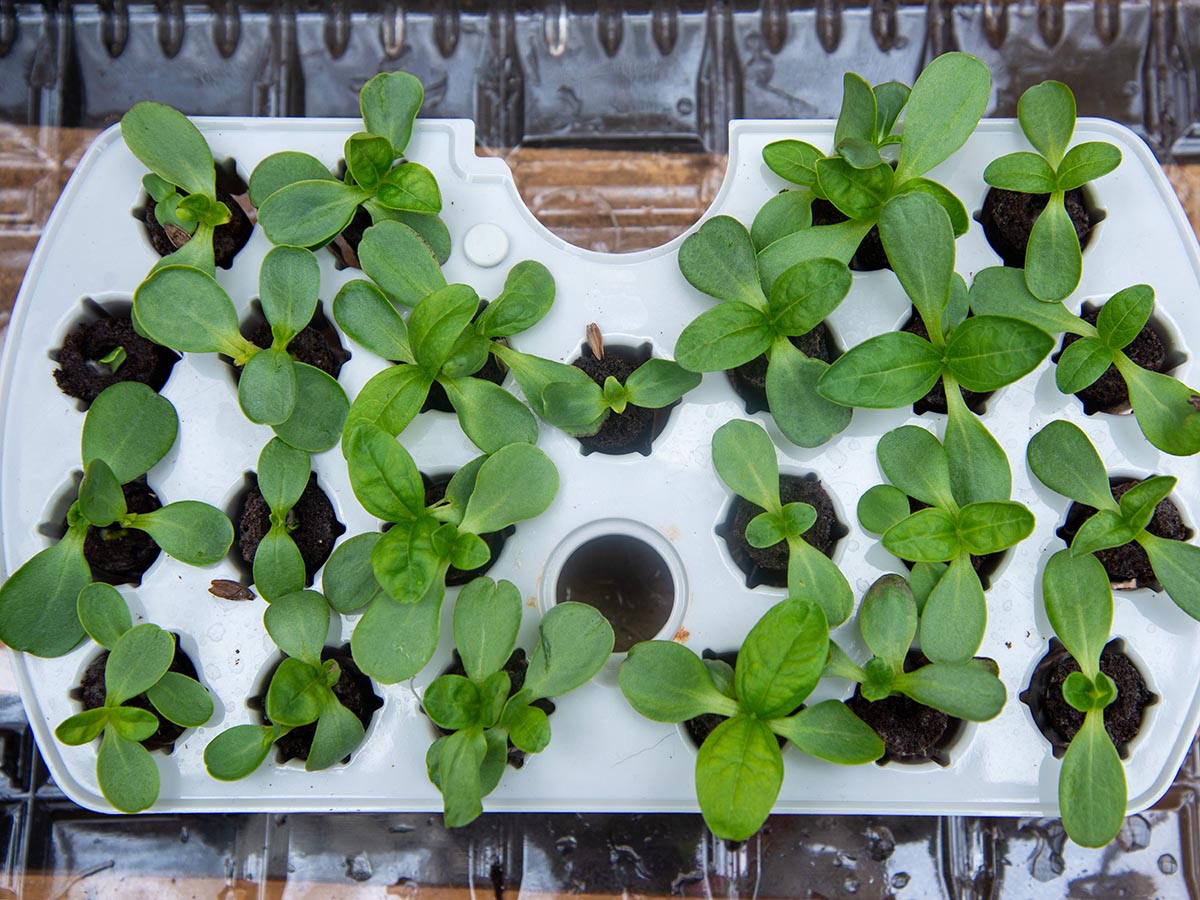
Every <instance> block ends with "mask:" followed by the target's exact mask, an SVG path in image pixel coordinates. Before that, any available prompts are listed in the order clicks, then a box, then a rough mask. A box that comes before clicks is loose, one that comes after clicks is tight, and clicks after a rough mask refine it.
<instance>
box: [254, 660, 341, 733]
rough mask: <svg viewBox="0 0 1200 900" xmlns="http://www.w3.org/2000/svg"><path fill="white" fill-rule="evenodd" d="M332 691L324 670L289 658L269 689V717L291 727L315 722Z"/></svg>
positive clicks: (277, 672) (281, 664) (280, 668)
mask: <svg viewBox="0 0 1200 900" xmlns="http://www.w3.org/2000/svg"><path fill="white" fill-rule="evenodd" d="M328 690H329V688H328V687H327V686H326V684H325V672H324V671H323V670H322V669H319V668H316V667H314V666H311V665H309V664H308V663H306V662H302V661H300V660H299V659H295V658H293V657H290V656H289V657H285V658H284V660H283V661H282V662H281V663H280V664H279V668H277V669H276V670H275V674H274V676H272V678H271V684H270V686H269V687H268V688H267V717H268V718H269V719H270V720H271V721H272V722H274V723H275V724H277V725H283V726H285V727H289V728H297V727H299V726H301V725H307V724H308V723H309V722H315V721H316V720H317V716H319V715H320V714H321V710H322V708H323V707H324V703H325V692H326V691H328Z"/></svg>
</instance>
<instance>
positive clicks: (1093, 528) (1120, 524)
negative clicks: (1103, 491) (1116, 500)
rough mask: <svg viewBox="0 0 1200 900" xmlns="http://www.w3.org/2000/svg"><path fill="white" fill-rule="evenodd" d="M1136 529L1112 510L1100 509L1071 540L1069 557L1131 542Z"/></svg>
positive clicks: (1136, 531)
mask: <svg viewBox="0 0 1200 900" xmlns="http://www.w3.org/2000/svg"><path fill="white" fill-rule="evenodd" d="M1137 533H1138V529H1136V528H1134V527H1132V526H1131V525H1130V524H1129V523H1128V522H1126V521H1125V520H1124V519H1123V518H1121V516H1120V514H1118V513H1115V512H1113V511H1112V510H1108V509H1102V510H1100V511H1099V512H1097V513H1096V514H1094V515H1093V516H1091V517H1090V518H1089V519H1088V520H1087V521H1086V522H1084V523H1083V525H1081V526H1080V527H1079V531H1077V532H1076V533H1075V537H1074V538H1073V539H1072V540H1071V555H1072V556H1082V555H1083V554H1085V553H1094V552H1095V551H1097V550H1104V549H1107V548H1108V547H1119V546H1120V545H1121V544H1126V543H1128V542H1129V541H1132V540H1133V539H1134V537H1135V536H1136V535H1137Z"/></svg>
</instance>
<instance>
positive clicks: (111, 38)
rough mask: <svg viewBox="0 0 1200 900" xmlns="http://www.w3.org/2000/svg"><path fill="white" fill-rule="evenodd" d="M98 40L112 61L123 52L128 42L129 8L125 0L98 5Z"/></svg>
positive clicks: (107, 1) (108, 1)
mask: <svg viewBox="0 0 1200 900" xmlns="http://www.w3.org/2000/svg"><path fill="white" fill-rule="evenodd" d="M100 40H101V41H103V42H104V49H105V50H107V51H108V55H109V56H111V57H112V58H113V59H116V58H117V57H118V56H120V55H121V54H122V53H123V52H124V50H125V44H126V43H127V42H128V41H129V7H128V6H127V5H126V2H125V0H105V2H103V3H101V4H100Z"/></svg>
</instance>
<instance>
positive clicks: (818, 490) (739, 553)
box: [722, 475, 846, 587]
mask: <svg viewBox="0 0 1200 900" xmlns="http://www.w3.org/2000/svg"><path fill="white" fill-rule="evenodd" d="M779 493H780V499H781V500H782V501H783V502H784V504H788V503H807V504H809V505H810V506H811V507H813V509H815V510H816V511H817V520H816V521H815V522H813V524H812V526H811V527H810V528H809V529H808V531H806V532H804V534H803V537H804V540H806V541H807V542H808V543H809V544H810V545H811V546H813V547H816V548H817V549H818V550H820V551H821V552H822V553H824V554H825V555H826V556H829V555H831V554H832V553H833V548H834V547H835V546H836V544H837V540H838V538H840V537H841V536H842V535H843V534H845V533H846V530H845V526H843V525H842V524H841V522H839V521H838V518H837V513H836V512H835V511H834V508H833V501H832V500H831V499H830V498H829V494H828V493H827V492H826V491H825V488H823V487H822V486H821V482H820V481H819V480H818V479H816V478H804V477H801V476H799V475H781V476H780V477H779ZM762 512H764V510H763V509H762V507H760V506H756V505H755V504H753V503H751V502H750V501H749V500H746V499H745V498H744V497H737V498H735V500H734V502H733V507H732V508H731V510H730V515H729V516H728V517H727V518H726V520H725V524H724V527H723V528H722V536H723V537H724V538H725V540H726V542H727V543H728V544H729V552H730V555H732V556H733V559H734V561H735V562H736V563H737V564H738V566H739V568H741V569H742V571H743V572H746V574H747V576H748V577H749V578H750V580H751V581H753V582H754V584H755V585H758V584H769V585H773V586H775V587H784V586H786V585H787V565H788V545H787V542H786V541H780V542H779V543H778V544H773V545H772V546H770V547H752V546H750V544H749V542H747V541H746V526H747V525H749V524H750V520H751V519H753V518H754V517H755V516H757V515H759V514H760V513H762Z"/></svg>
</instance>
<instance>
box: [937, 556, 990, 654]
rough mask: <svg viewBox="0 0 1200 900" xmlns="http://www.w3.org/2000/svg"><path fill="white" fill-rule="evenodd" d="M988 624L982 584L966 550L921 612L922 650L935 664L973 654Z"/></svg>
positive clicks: (947, 571) (957, 558) (945, 575)
mask: <svg viewBox="0 0 1200 900" xmlns="http://www.w3.org/2000/svg"><path fill="white" fill-rule="evenodd" d="M986 626H987V604H986V602H985V601H984V597H983V585H981V584H980V583H979V576H978V575H976V574H975V570H974V569H973V568H972V567H971V559H970V557H969V556H967V555H966V554H965V553H964V554H962V555H960V556H958V557H956V558H955V559H954V561H953V562H951V563H950V568H949V569H947V570H946V573H945V574H944V575H943V576H942V577H941V579H940V580H939V581H938V583H937V586H936V587H934V589H933V591H932V592H931V593H930V595H929V599H928V600H926V601H925V608H924V609H923V610H922V611H921V649H922V650H923V651H924V653H925V655H926V656H927V657H929V659H931V660H933V661H934V662H937V663H955V662H965V661H966V660H968V659H970V658H971V657H972V656H974V655H975V651H976V650H978V649H979V644H980V642H981V641H982V640H983V632H984V629H985V628H986Z"/></svg>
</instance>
